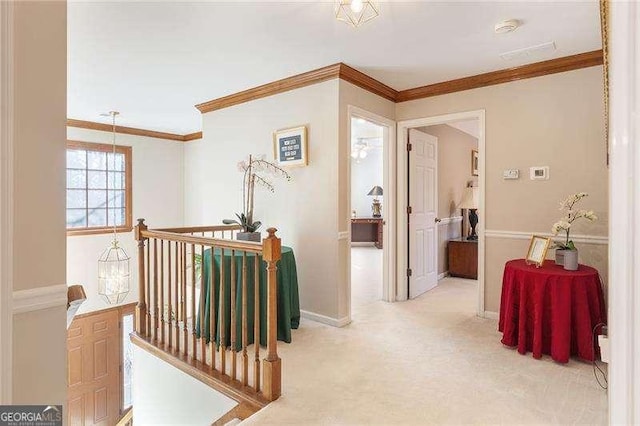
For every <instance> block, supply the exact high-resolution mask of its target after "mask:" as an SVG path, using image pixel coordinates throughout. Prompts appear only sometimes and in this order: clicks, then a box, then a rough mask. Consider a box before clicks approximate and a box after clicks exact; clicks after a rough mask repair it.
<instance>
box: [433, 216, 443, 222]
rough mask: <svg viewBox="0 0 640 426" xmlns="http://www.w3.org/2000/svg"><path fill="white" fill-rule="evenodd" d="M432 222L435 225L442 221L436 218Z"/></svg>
mask: <svg viewBox="0 0 640 426" xmlns="http://www.w3.org/2000/svg"><path fill="white" fill-rule="evenodd" d="M433 221H434V222H435V223H440V222H442V219H440V218H439V217H436V218H435V219H434V220H433Z"/></svg>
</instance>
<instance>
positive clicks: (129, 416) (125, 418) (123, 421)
mask: <svg viewBox="0 0 640 426" xmlns="http://www.w3.org/2000/svg"><path fill="white" fill-rule="evenodd" d="M131 425H133V407H129V408H127V410H126V411H125V412H124V414H123V415H122V417H121V418H120V420H118V423H116V426H131Z"/></svg>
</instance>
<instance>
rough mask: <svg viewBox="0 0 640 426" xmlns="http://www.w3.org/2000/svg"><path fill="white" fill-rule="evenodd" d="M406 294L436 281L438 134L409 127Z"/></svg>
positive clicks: (419, 291)
mask: <svg viewBox="0 0 640 426" xmlns="http://www.w3.org/2000/svg"><path fill="white" fill-rule="evenodd" d="M409 143H410V144H411V145H410V146H411V150H410V151H409V206H410V207H411V212H410V214H409V269H410V271H411V274H410V277H409V297H410V298H411V299H413V298H415V297H417V296H419V295H421V294H422V293H424V292H425V291H428V290H431V289H432V288H434V287H435V286H436V285H437V284H438V269H437V265H438V262H437V252H438V250H437V244H438V238H437V228H436V215H437V211H438V201H437V200H438V138H436V137H435V136H432V135H428V134H426V133H424V132H421V131H419V130H416V129H409Z"/></svg>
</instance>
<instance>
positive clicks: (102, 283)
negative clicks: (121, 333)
mask: <svg viewBox="0 0 640 426" xmlns="http://www.w3.org/2000/svg"><path fill="white" fill-rule="evenodd" d="M118 114H119V113H118V112H117V111H110V112H109V114H108V115H109V116H111V120H112V124H113V155H114V157H115V153H116V116H117V115H118ZM108 202H109V200H108V199H107V208H109V204H108ZM129 260H130V259H129V256H128V255H127V252H125V251H124V249H123V248H122V247H120V245H119V243H118V234H117V232H116V224H115V221H114V224H113V241H112V242H111V244H110V245H109V247H107V248H106V249H105V251H104V252H102V255H100V258H99V259H98V294H100V296H102V298H103V299H104V300H105V302H107V303H108V304H110V305H115V304H118V303H121V302H123V301H124V299H125V297H127V294H129V290H130V281H129V277H130V269H129Z"/></svg>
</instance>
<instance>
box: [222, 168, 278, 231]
mask: <svg viewBox="0 0 640 426" xmlns="http://www.w3.org/2000/svg"><path fill="white" fill-rule="evenodd" d="M238 170H239V171H241V172H242V173H243V177H242V212H240V213H236V217H237V220H236V219H224V220H223V221H222V223H224V224H225V225H233V224H236V225H240V226H241V227H242V232H238V234H237V236H236V238H237V239H238V240H244V241H257V242H260V232H257V231H258V229H259V228H260V226H262V222H260V221H257V220H254V218H253V206H254V205H253V200H254V192H255V186H256V184H258V185H259V186H262V187H263V188H265V189H267V190H268V191H271V192H275V187H274V186H273V183H271V181H270V180H269V178H268V177H267V175H269V174H270V175H272V176H275V177H282V178H284V179H286V180H287V181H290V180H291V176H290V175H289V173H287V171H286V170H284V169H283V168H281V167H279V166H277V165H275V164H273V163H272V162H270V161H267V160H265V159H264V156H263V157H254V156H252V155H249V158H248V160H244V161H241V162H239V163H238Z"/></svg>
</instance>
